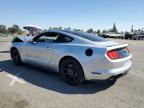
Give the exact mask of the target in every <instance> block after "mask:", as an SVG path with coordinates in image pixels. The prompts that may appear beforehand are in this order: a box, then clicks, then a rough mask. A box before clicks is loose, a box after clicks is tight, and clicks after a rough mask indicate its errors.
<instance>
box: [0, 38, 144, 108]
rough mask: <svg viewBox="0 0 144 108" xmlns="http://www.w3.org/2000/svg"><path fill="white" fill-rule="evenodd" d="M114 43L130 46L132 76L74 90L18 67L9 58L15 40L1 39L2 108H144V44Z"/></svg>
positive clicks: (42, 72)
mask: <svg viewBox="0 0 144 108" xmlns="http://www.w3.org/2000/svg"><path fill="white" fill-rule="evenodd" d="M112 40H113V41H118V42H120V43H128V44H129V49H130V51H131V53H132V55H133V59H132V60H133V67H132V69H131V70H130V71H129V73H128V74H127V75H125V76H123V77H120V78H118V79H117V80H115V79H109V80H105V81H98V80H95V81H86V82H84V83H83V84H81V85H78V86H70V85H68V84H66V83H64V82H63V80H62V79H61V77H60V76H59V74H57V73H52V72H48V71H46V70H42V69H39V68H36V67H32V66H28V65H24V66H21V67H17V66H15V65H14V64H13V63H12V61H11V60H10V54H9V46H10V41H11V38H10V37H7V38H6V37H0V108H144V41H134V40H120V39H112Z"/></svg>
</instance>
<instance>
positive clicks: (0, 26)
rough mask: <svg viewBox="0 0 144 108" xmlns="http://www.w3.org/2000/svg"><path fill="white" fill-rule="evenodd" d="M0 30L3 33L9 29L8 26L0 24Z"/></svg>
mask: <svg viewBox="0 0 144 108" xmlns="http://www.w3.org/2000/svg"><path fill="white" fill-rule="evenodd" d="M0 32H1V33H6V32H7V29H6V26H5V25H2V24H1V25H0Z"/></svg>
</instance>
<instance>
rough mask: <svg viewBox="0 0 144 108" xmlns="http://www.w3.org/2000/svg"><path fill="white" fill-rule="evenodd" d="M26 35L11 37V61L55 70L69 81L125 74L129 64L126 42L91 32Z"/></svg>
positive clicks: (79, 81) (53, 31) (58, 31)
mask: <svg viewBox="0 0 144 108" xmlns="http://www.w3.org/2000/svg"><path fill="white" fill-rule="evenodd" d="M26 37H27V36H24V37H23V36H21V37H15V38H14V39H13V41H12V45H11V48H10V54H11V58H12V60H13V62H14V64H16V65H22V64H23V63H27V64H33V65H35V66H38V67H41V68H45V69H49V70H51V71H54V72H59V73H60V75H61V76H62V78H63V79H64V81H65V82H67V83H69V84H73V85H75V84H80V83H82V82H83V81H84V80H93V79H102V80H104V79H108V78H110V77H111V76H117V75H120V74H124V73H127V72H128V70H130V68H131V66H132V61H131V58H132V55H131V53H130V51H129V50H128V48H127V47H128V45H127V44H120V43H117V42H113V41H110V40H105V39H104V38H101V37H99V36H96V35H94V34H89V33H84V32H76V31H66V30H48V31H47V32H43V33H40V34H39V35H37V36H35V37H31V39H30V38H29V39H25V38H26Z"/></svg>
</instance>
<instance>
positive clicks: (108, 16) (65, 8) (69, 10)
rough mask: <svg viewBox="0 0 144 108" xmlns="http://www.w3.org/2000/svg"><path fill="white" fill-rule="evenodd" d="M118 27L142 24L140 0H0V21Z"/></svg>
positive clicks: (143, 7) (143, 4)
mask: <svg viewBox="0 0 144 108" xmlns="http://www.w3.org/2000/svg"><path fill="white" fill-rule="evenodd" d="M114 22H115V23H116V26H117V28H118V30H119V31H122V30H123V31H130V29H131V26H132V25H133V26H134V29H139V28H144V0H0V24H5V25H7V26H8V27H9V26H12V25H13V24H18V25H20V27H22V26H24V25H29V24H33V25H37V26H40V27H42V28H43V29H48V28H49V27H50V26H52V27H57V26H62V27H71V28H79V29H84V30H87V29H89V28H93V29H94V30H97V29H101V30H103V29H105V30H108V29H110V28H112V26H113V23H114Z"/></svg>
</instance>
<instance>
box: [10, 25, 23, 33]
mask: <svg viewBox="0 0 144 108" xmlns="http://www.w3.org/2000/svg"><path fill="white" fill-rule="evenodd" d="M12 28H13V30H14V33H22V30H21V29H20V27H19V26H18V25H16V24H14V25H13V27H12Z"/></svg>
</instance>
